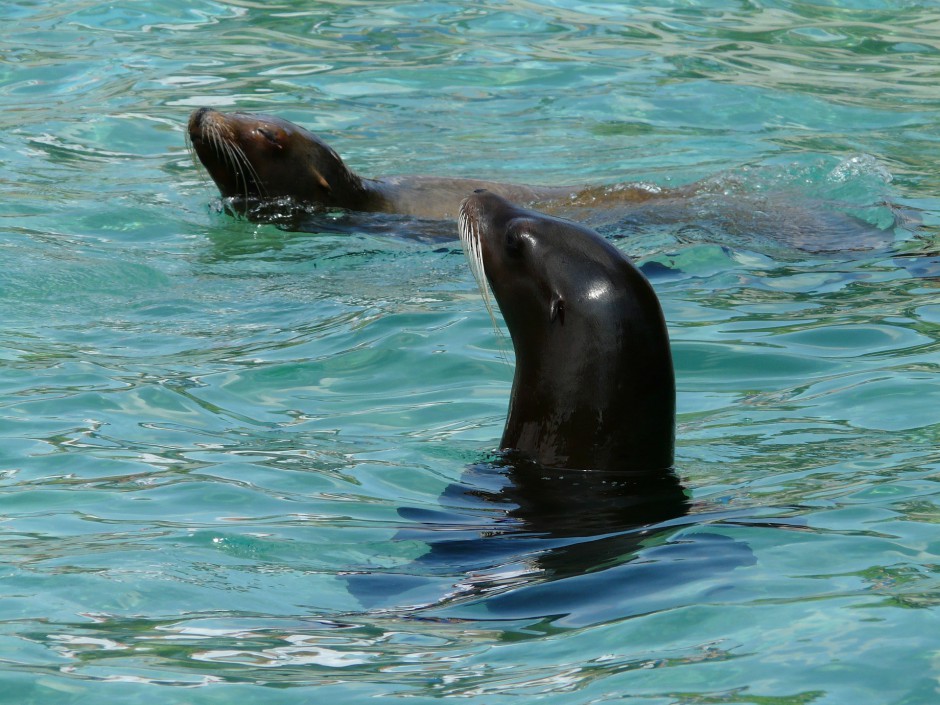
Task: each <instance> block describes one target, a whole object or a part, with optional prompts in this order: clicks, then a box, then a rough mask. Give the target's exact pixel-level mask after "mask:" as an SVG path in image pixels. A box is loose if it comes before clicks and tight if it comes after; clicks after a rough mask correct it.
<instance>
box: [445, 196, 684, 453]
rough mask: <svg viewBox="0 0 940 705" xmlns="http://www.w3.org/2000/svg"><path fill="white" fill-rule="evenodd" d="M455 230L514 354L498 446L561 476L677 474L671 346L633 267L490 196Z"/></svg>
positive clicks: (563, 224) (575, 233)
mask: <svg viewBox="0 0 940 705" xmlns="http://www.w3.org/2000/svg"><path fill="white" fill-rule="evenodd" d="M458 223H459V230H460V239H461V241H462V242H463V244H464V248H465V250H466V252H467V256H468V258H469V260H470V264H471V268H472V269H473V272H474V275H475V276H476V278H477V280H478V282H479V283H480V286H481V290H482V291H483V294H484V297H486V296H487V294H486V285H485V281H486V282H489V284H490V287H491V288H492V291H493V295H494V296H495V298H496V303H497V304H498V305H499V308H500V311H501V312H502V314H503V318H504V319H505V321H506V326H507V327H508V328H509V334H510V336H511V338H512V344H513V348H514V350H515V353H516V369H515V376H514V378H513V384H512V392H511V396H510V402H509V414H508V416H507V419H506V426H505V429H504V431H503V437H502V441H501V442H500V447H501V448H503V449H512V450H514V451H518V452H520V453H522V454H524V455H525V456H527V457H529V458H531V459H532V460H534V461H536V462H538V463H540V464H541V465H543V466H547V467H553V468H565V469H578V470H641V471H646V472H665V471H667V470H668V469H669V468H670V467H672V463H673V445H674V441H675V377H674V373H673V367H672V355H671V352H670V347H669V335H668V332H667V330H666V323H665V320H664V318H663V313H662V309H661V308H660V305H659V300H658V299H657V297H656V294H655V293H654V291H653V288H652V287H651V286H650V284H649V282H648V281H647V280H646V278H645V277H644V276H643V274H642V273H640V271H639V270H638V269H637V268H636V266H634V264H633V263H632V262H631V261H630V260H629V259H628V258H627V257H626V256H625V255H624V254H623V253H621V252H620V251H619V250H618V249H617V248H615V247H614V246H613V245H612V244H611V243H610V242H608V241H607V240H605V239H604V238H603V237H601V236H600V235H598V234H597V233H595V232H594V231H593V230H590V229H589V228H586V227H584V226H582V225H579V224H577V223H574V222H572V221H568V220H563V219H560V218H555V217H551V216H547V215H544V214H542V213H538V212H535V211H532V210H527V209H524V208H521V207H519V206H516V205H513V204H512V203H510V202H509V201H507V200H505V199H504V198H502V197H500V196H498V195H496V194H494V193H490V192H487V191H478V192H476V193H474V194H473V195H471V196H470V197H468V198H467V199H466V200H465V201H464V202H463V204H462V205H461V207H460V215H459V218H458ZM484 278H485V281H484ZM487 306H488V307H489V302H488V301H487Z"/></svg>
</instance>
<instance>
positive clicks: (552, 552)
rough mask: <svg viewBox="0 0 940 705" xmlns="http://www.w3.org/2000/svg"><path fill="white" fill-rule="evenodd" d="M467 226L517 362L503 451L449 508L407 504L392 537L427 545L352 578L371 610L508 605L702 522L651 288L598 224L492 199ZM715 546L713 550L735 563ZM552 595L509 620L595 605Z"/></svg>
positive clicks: (470, 473)
mask: <svg viewBox="0 0 940 705" xmlns="http://www.w3.org/2000/svg"><path fill="white" fill-rule="evenodd" d="M458 224H459V230H460V237H461V240H462V242H463V245H464V248H465V250H466V252H467V256H468V259H469V262H470V265H471V269H472V270H473V272H474V275H475V277H476V278H477V280H478V282H479V283H480V287H481V291H482V292H483V295H484V300H485V301H486V305H487V308H488V309H490V311H491V313H492V308H491V304H490V301H489V298H488V293H487V286H486V283H487V282H489V286H490V287H491V288H492V291H493V295H494V296H495V298H496V303H497V305H498V306H499V308H500V311H501V312H502V314H503V317H504V319H505V321H506V325H507V327H508V328H509V333H510V336H511V338H512V343H513V348H514V350H515V354H516V368H515V375H514V379H513V384H512V391H511V396H510V402H509V411H508V414H507V418H506V424H505V428H504V431H503V435H502V439H501V441H500V449H501V450H500V452H499V453H498V454H496V456H495V458H494V460H493V461H492V462H489V463H481V464H478V465H475V466H472V467H471V468H469V469H468V470H467V471H466V472H465V473H464V475H463V476H462V478H461V481H460V482H457V483H454V484H452V485H450V486H449V487H448V488H447V489H446V490H445V491H444V493H443V494H442V496H441V499H440V506H439V507H436V508H434V509H427V508H407V507H405V508H401V509H399V515H400V516H401V517H402V518H403V519H405V520H407V521H408V522H409V526H408V527H407V528H402V529H401V530H400V531H399V532H398V535H397V536H396V538H395V540H397V541H411V542H422V543H425V544H427V546H428V550H427V552H426V553H425V554H424V555H422V556H420V557H419V558H417V559H416V560H414V561H413V562H412V563H410V564H408V565H407V566H405V567H403V568H399V569H397V570H394V571H389V572H376V571H374V570H363V571H361V572H355V574H350V575H349V576H348V578H347V582H348V584H349V587H350V590H351V591H352V592H353V593H354V594H355V595H356V596H357V598H358V599H359V600H360V602H361V603H362V604H364V605H367V606H376V605H379V604H385V605H387V604H388V602H389V600H390V599H391V600H392V601H393V602H397V603H401V601H410V602H411V604H416V603H417V604H424V605H428V606H430V605H437V606H443V605H453V604H455V603H462V602H464V601H467V600H470V601H473V600H476V599H478V598H481V597H482V598H483V599H484V600H485V601H486V603H487V605H488V606H489V607H493V608H495V607H496V605H497V603H496V602H493V597H494V596H495V595H497V594H501V593H504V592H506V591H507V590H515V589H517V588H520V587H526V586H534V585H537V584H539V583H541V582H543V581H548V582H549V583H555V582H556V581H559V580H565V579H569V578H572V577H576V576H584V575H593V574H597V573H600V572H603V571H605V570H607V569H610V568H612V567H614V566H618V565H621V564H625V563H629V562H631V561H632V560H633V559H634V558H635V557H636V556H637V554H638V552H639V551H642V550H643V548H644V547H645V546H647V545H650V546H653V545H659V544H662V543H663V542H667V541H668V540H669V539H668V537H669V536H671V535H672V534H673V533H674V532H676V531H677V528H678V527H679V526H681V525H683V524H685V525H687V524H688V523H690V522H692V521H693V520H691V519H690V520H688V521H685V520H682V519H680V517H683V516H684V515H686V514H687V512H688V511H689V510H690V507H691V503H690V500H689V498H688V497H687V495H686V493H685V491H684V488H683V487H682V485H681V483H680V482H679V479H678V477H677V476H676V474H675V473H674V471H673V468H672V466H673V448H674V441H675V377H674V373H673V365H672V356H671V352H670V346H669V336H668V332H667V329H666V323H665V320H664V317H663V313H662V309H661V307H660V304H659V300H658V299H657V297H656V294H655V293H654V291H653V289H652V287H651V286H650V284H649V282H648V281H647V280H646V279H645V277H644V276H643V275H642V274H641V273H640V271H639V270H638V269H637V268H636V267H635V266H634V264H633V263H632V262H631V261H630V260H629V259H628V258H627V257H626V256H625V255H623V254H622V253H621V252H620V251H619V250H618V249H617V248H615V247H614V246H613V245H612V244H611V243H610V242H608V241H607V240H605V239H604V238H603V237H601V236H600V235H598V234H597V233H595V232H594V231H592V230H590V229H589V228H586V227H584V226H582V225H579V224H577V223H574V222H571V221H567V220H563V219H560V218H555V217H551V216H547V215H544V214H542V213H538V212H535V211H532V210H528V209H525V208H522V207H519V206H516V205H513V204H512V203H510V202H509V201H507V200H506V199H504V198H502V197H500V196H498V195H496V194H493V193H490V192H488V191H478V192H476V193H474V194H473V195H471V196H469V197H468V198H467V199H466V200H465V201H464V202H463V204H462V205H461V207H460V212H459V218H458ZM688 540H689V539H688V537H685V538H684V539H683V542H687V541H688ZM715 541H717V542H718V543H722V544H723V543H727V540H725V539H724V538H723V537H718V538H717V539H715ZM715 541H712V542H710V543H709V545H708V546H707V549H706V550H707V551H708V554H707V555H711V554H714V555H721V557H722V560H723V559H724V558H725V557H726V554H722V553H720V552H716V551H714V549H713V547H714V545H715ZM669 555H672V554H669ZM735 560H737V559H735ZM713 565H714V564H711V563H710V564H708V565H707V566H706V567H704V568H703V569H702V570H703V571H707V570H708V569H710V568H711V567H713ZM664 572H665V571H664V570H663V569H661V568H660V569H655V570H653V571H652V572H651V573H648V574H647V573H644V574H643V575H644V576H653V577H649V578H648V579H649V580H650V581H652V584H651V585H646V586H639V585H635V586H631V588H630V590H631V591H635V590H649V591H651V592H654V593H655V592H656V591H657V590H659V589H660V586H659V584H656V581H658V580H662V579H664V578H663V576H664ZM644 579H646V578H644ZM455 580H456V583H455V582H454V581H455ZM442 590H443V591H444V596H443V597H442V596H441V593H442ZM540 600H541V602H542V605H535V606H534V605H532V604H528V605H520V604H519V602H518V601H512V600H508V598H507V600H503V603H504V604H502V606H501V607H499V609H498V611H499V612H500V613H502V612H506V613H508V614H514V613H516V612H518V613H519V614H531V613H532V610H536V611H538V610H542V609H543V606H544V605H547V604H548V602H549V601H550V600H555V601H556V603H555V604H554V605H552V609H555V608H557V610H558V611H557V613H556V614H561V613H564V612H565V611H569V610H572V609H576V610H577V609H582V608H584V606H583V605H581V606H578V605H579V604H580V603H579V600H578V599H577V598H573V597H572V596H571V595H570V594H568V591H567V590H566V589H565V588H564V587H561V588H559V589H554V588H546V590H545V591H543V592H542V593H540ZM523 602H525V600H523ZM489 611H492V610H489Z"/></svg>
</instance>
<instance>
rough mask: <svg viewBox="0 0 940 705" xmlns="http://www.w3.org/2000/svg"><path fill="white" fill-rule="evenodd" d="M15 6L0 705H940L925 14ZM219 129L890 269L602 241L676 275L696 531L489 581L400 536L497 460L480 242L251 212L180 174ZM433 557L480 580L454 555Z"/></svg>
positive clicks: (742, 5) (931, 141)
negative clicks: (682, 213)
mask: <svg viewBox="0 0 940 705" xmlns="http://www.w3.org/2000/svg"><path fill="white" fill-rule="evenodd" d="M0 20H2V21H3V27H4V29H3V31H2V32H0V57H2V61H0V121H2V130H0V164H2V168H0V191H2V197H0V253H2V265H0V312H2V316H0V321H2V322H0V343H2V344H0V356H2V374H0V438H2V443H0V478H2V484H0V487H2V494H0V541H2V543H0V547H2V548H0V550H2V563H0V571H2V572H0V575H2V580H0V594H2V597H3V599H2V600H0V625H2V626H0V630H2V631H0V682H2V688H0V702H2V703H10V704H11V705H12V704H14V703H16V704H27V703H44V704H45V703H76V704H77V703H157V702H159V703H161V704H162V705H166V704H170V703H181V704H187V705H189V704H199V705H202V704H209V703H212V704H217V703H219V704H220V703H226V704H227V703H240V704H242V705H251V704H254V703H259V704H260V703H264V704H265V705H282V704H283V705H300V704H304V705H306V704H309V703H320V702H334V703H360V702H362V703H365V702H369V703H372V702H375V703H393V702H396V703H397V702H403V703H404V702H407V703H429V702H436V701H438V700H439V699H441V698H453V699H457V700H459V701H461V702H467V703H475V704H479V705H490V704H491V703H499V702H519V703H529V702H545V703H563V704H565V705H569V704H577V705H581V704H583V705H587V704H589V703H590V704H594V703H631V704H642V705H667V704H668V705H673V704H692V703H696V704H699V703H754V704H760V705H769V704H771V703H773V704H774V705H783V704H787V705H790V704H794V705H795V704H797V703H799V704H801V705H802V704H806V703H814V704H820V705H822V704H825V705H834V704H847V705H848V704H851V705H858V704H862V703H873V704H878V705H886V704H889V703H890V704H897V705H927V704H930V703H936V702H940V607H938V604H940V570H938V564H940V529H938V525H940V508H938V501H940V491H938V485H937V479H938V477H940V473H938V471H940V449H938V440H940V393H938V391H937V384H936V380H937V377H936V375H937V366H938V361H940V350H938V330H940V329H938V324H940V288H938V284H937V278H936V277H937V276H938V274H940V272H938V267H937V263H936V259H935V257H932V255H933V253H934V251H935V249H936V244H937V234H936V233H937V227H938V223H940V199H938V195H940V179H938V178H937V176H936V175H937V173H938V169H937V164H938V163H940V137H938V135H940V129H938V128H940V119H938V115H940V92H938V90H937V83H938V79H940V9H937V8H936V6H935V5H934V3H932V2H926V1H923V2H918V1H916V0H895V1H889V0H855V1H854V2H848V1H847V2H835V0H832V1H829V2H824V1H822V0H820V1H818V2H784V1H782V0H778V1H772V0H698V1H697V0H682V1H680V0H672V1H667V2H660V3H655V4H654V3H639V2H636V3H604V2H594V3H579V2H569V1H565V0H557V1H555V2H548V1H546V2H527V1H522V0H507V1H503V2H498V1H496V0H486V1H484V2H464V3H447V2H425V3H388V2H381V1H376V0H371V1H370V2H357V1H355V0H350V1H348V2H335V3H312V2H301V1H299V0H295V1H291V0H275V1H274V2H269V3H256V2H248V1H243V0H228V1H222V0H220V1H217V2H203V1H196V2H192V1H190V0H187V2H183V1H182V0H160V1H158V2H152V1H150V0H148V2H142V1H140V2H133V1H130V2H124V3H101V2H96V1H94V0H80V1H76V0H69V1H68V2H65V1H62V0H59V1H52V2H50V1H48V0H44V1H43V2H31V1H28V0H12V1H10V2H5V3H4V4H3V6H2V8H0ZM202 105H211V106H215V107H218V108H220V109H231V108H235V107H237V108H240V109H244V110H252V111H266V112H271V113H276V114H278V115H282V116H284V117H287V118H289V119H292V120H295V121H297V122H300V123H302V124H304V125H305V126H307V127H308V128H311V129H313V130H315V131H317V132H319V133H321V134H322V135H323V136H324V137H325V138H326V139H327V140H328V141H330V142H331V144H333V146H335V147H336V148H337V149H338V150H339V151H340V152H341V153H342V154H343V155H344V156H345V157H346V159H347V161H348V162H349V163H350V164H351V165H352V166H353V167H354V168H355V169H356V170H358V171H359V172H360V173H363V174H383V173H384V174H393V173H432V174H452V175H462V176H472V177H485V178H493V179H499V180H505V181H521V182H528V183H540V184H571V183H585V184H606V183H611V182H615V181H624V180H646V181H650V182H653V183H657V184H661V185H678V184H685V183H689V182H691V181H693V180H696V179H702V178H707V179H711V180H712V182H713V183H714V184H715V187H716V190H717V191H719V192H720V191H722V190H727V191H729V192H731V193H732V195H733V194H734V193H738V192H745V193H749V194H771V199H772V201H773V202H774V203H778V204H786V206H791V205H792V206H794V207H796V208H800V207H802V206H801V204H808V203H818V202H820V201H822V202H823V203H824V204H825V208H829V209H832V210H834V211H837V212H843V213H850V214H852V215H856V216H858V217H859V218H862V219H864V220H866V221H867V222H869V223H872V224H875V225H878V226H880V227H882V228H887V230H886V231H885V238H886V240H887V241H889V244H885V245H884V246H875V247H867V246H860V247H859V248H858V249H853V248H851V247H849V246H848V245H847V246H846V248H845V251H837V252H834V253H816V254H813V253H810V252H807V251H806V250H805V249H800V248H799V247H795V246H793V244H792V243H786V242H779V241H777V240H776V239H775V238H774V233H773V232H770V233H766V232H765V233H748V232H743V233H742V232H723V231H722V230H721V228H719V227H716V225H715V223H714V222H711V221H709V220H708V219H707V218H706V219H704V220H696V219H694V218H692V219H690V221H689V222H684V223H665V224H663V223H659V224H655V223H653V224H649V223H643V222H639V223H631V224H629V225H628V224H624V225H622V226H621V227H620V229H619V230H617V229H616V228H614V230H613V231H611V230H610V229H608V230H607V231H606V232H607V234H609V235H612V236H615V237H617V239H616V242H617V245H618V247H620V248H621V249H623V250H624V251H625V252H627V253H629V254H630V255H631V256H633V257H634V258H636V259H637V260H638V262H640V263H643V264H648V263H650V262H658V263H660V264H663V265H665V266H666V268H668V270H667V271H666V272H665V273H664V274H662V275H661V276H657V277H656V278H655V279H654V285H655V288H656V289H657V292H658V293H659V295H660V297H661V300H662V303H663V307H664V309H665V312H666V316H667V318H668V321H669V325H670V333H671V336H672V340H673V353H674V357H675V362H676V372H677V384H678V410H679V417H678V443H677V469H678V473H679V476H680V478H681V480H682V482H683V484H684V486H685V487H686V488H687V489H688V491H689V492H690V494H691V495H692V497H693V499H694V502H695V510H694V512H693V513H692V515H691V516H690V517H687V518H686V519H683V520H676V521H674V522H672V523H668V522H667V523H666V524H665V525H662V526H659V527H657V528H656V530H655V531H651V532H649V533H647V534H640V533H636V532H632V533H631V532H626V533H625V534H623V535H619V536H614V537H607V538H606V540H603V541H602V540H597V541H593V542H592V541H587V542H584V543H583V544H581V545H580V546H579V547H578V548H576V549H575V550H574V551H568V552H566V551H565V550H558V549H557V548H556V547H553V546H549V545H548V544H547V543H545V542H543V543H540V542H539V541H538V540H537V538H536V539H533V540H530V541H528V542H527V541H525V540H517V541H515V542H514V540H513V539H512V537H511V536H510V538H509V539H506V540H505V541H503V544H504V545H501V546H500V551H497V552H496V553H494V554H493V555H492V556H488V555H487V554H486V553H485V551H483V550H482V548H480V549H478V546H484V545H492V544H493V543H494V542H493V541H492V540H491V541H489V542H487V539H485V538H479V537H477V538H474V536H476V534H475V533H474V531H473V530H472V529H473V527H472V526H471V527H470V530H465V531H461V530H459V527H456V528H455V527H453V526H448V525H447V524H446V523H445V522H442V523H441V524H439V525H436V524H434V523H433V522H431V523H429V525H428V526H429V527H430V528H426V530H425V531H411V532H410V533H409V529H413V528H414V521H412V520H409V519H408V516H409V513H408V512H407V511H403V508H408V509H409V511H411V512H412V514H411V516H414V515H415V513H417V514H418V515H421V513H423V515H424V516H434V515H435V514H434V513H435V512H438V511H439V510H441V509H442V507H443V506H444V505H445V504H446V494H443V493H444V492H445V489H446V488H447V487H448V486H449V485H451V484H452V483H455V482H458V481H459V480H460V479H461V478H464V479H465V480H466V478H467V475H468V468H472V467H477V466H478V465H479V464H480V463H481V462H484V461H485V460H486V459H487V457H489V456H488V452H489V451H490V450H492V449H493V448H494V447H495V445H496V444H497V442H498V439H499V435H500V433H501V430H502V423H503V420H504V417H505V411H506V404H507V400H508V394H509V383H510V380H511V375H512V368H511V365H509V364H507V362H506V359H505V355H506V351H507V343H506V341H505V340H504V339H501V338H500V337H499V336H498V335H497V334H496V333H495V332H494V330H493V327H492V324H491V322H490V319H489V317H488V315H487V313H486V310H485V308H484V306H483V303H482V299H481V297H480V295H479V292H478V291H477V289H476V285H475V283H474V281H473V279H472V277H471V275H470V273H469V270H468V268H467V265H466V262H465V259H464V257H463V255H462V254H461V253H460V252H459V250H458V249H457V246H456V244H455V245H454V246H453V247H449V246H444V247H431V246H427V245H423V244H421V243H419V242H414V241H411V240H408V239H407V238H396V237H392V236H379V235H351V236H338V235H327V234H317V233H288V232H284V231H281V230H278V229H277V228H275V227H273V226H270V225H258V224H251V223H247V222H244V221H239V220H235V219H233V218H230V217H228V216H226V215H224V214H222V213H220V212H219V203H218V196H217V193H216V191H215V189H214V188H213V187H212V186H211V184H210V183H209V182H208V180H207V179H206V178H205V176H204V175H203V174H202V173H201V172H200V171H199V170H198V169H197V168H196V167H195V165H194V164H193V161H192V159H191V157H190V156H189V154H188V153H187V152H186V149H185V145H184V137H183V126H184V124H185V121H186V118H187V115H188V113H189V111H190V110H192V109H193V108H195V107H199V106H202ZM850 250H851V251H850ZM902 255H909V256H902ZM470 481H473V478H472V473H471V477H470ZM572 507H573V510H576V511H580V512H582V513H590V507H583V506H579V505H578V503H577V497H576V496H573V497H572ZM479 511H480V516H479V522H480V524H481V525H483V526H493V525H494V524H496V523H498V522H499V520H500V516H501V509H500V507H498V506H492V507H485V506H484V507H483V508H482V509H479ZM444 515H445V516H448V517H449V516H450V515H449V514H446V512H445V514H444ZM465 528H466V527H465ZM435 529H439V530H437V531H435ZM442 536H443V537H450V536H457V537H459V538H464V539H466V541H465V542H464V544H461V545H463V546H464V547H465V548H467V550H468V552H469V553H468V555H466V556H464V557H462V558H461V557H459V556H458V557H454V558H453V559H452V560H451V561H450V562H448V561H446V560H445V561H441V562H440V563H439V564H438V565H436V566H431V567H428V564H427V561H425V563H422V558H421V557H422V554H425V553H426V551H427V547H428V544H429V542H431V541H433V540H434V539H439V538H440V537H442ZM468 537H469V538H468ZM582 549H583V550H582ZM475 551H478V552H475ZM573 554H578V555H573ZM455 556H456V554H455ZM432 568H433V569H432ZM383 581H385V582H383ZM480 586H484V587H485V590H486V591H485V592H482V593H481V592H480V589H481V588H480Z"/></svg>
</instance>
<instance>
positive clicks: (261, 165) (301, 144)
mask: <svg viewBox="0 0 940 705" xmlns="http://www.w3.org/2000/svg"><path fill="white" fill-rule="evenodd" d="M188 133H189V140H190V143H191V144H192V147H193V150H194V151H195V153H196V156H197V157H198V158H199V161H200V162H202V165H203V166H204V167H205V168H206V170H207V171H208V172H209V175H210V176H211V177H212V180H213V181H215V183H216V185H217V186H218V187H219V191H220V193H221V194H222V197H223V198H229V199H233V200H235V201H238V202H239V203H238V204H237V205H238V206H239V208H242V209H245V208H246V207H248V206H250V205H251V204H252V203H257V202H259V201H276V200H278V199H286V200H290V201H292V202H293V203H295V204H298V205H315V206H323V207H326V208H343V209H347V210H352V211H364V212H373V213H395V214H400V215H406V216H413V217H416V218H428V219H449V220H453V219H454V218H456V217H457V209H458V207H459V206H460V202H461V201H462V200H463V199H464V198H465V197H466V196H467V194H469V193H472V192H473V191H475V190H477V189H487V190H488V191H490V192H492V193H496V194H498V195H501V196H503V197H504V198H508V199H510V200H512V201H514V202H517V203H525V204H532V203H538V202H551V201H559V202H565V201H568V200H571V199H577V198H578V197H579V196H580V195H582V194H585V193H587V192H589V191H590V190H586V189H584V188H569V187H539V186H525V185H521V184H506V183H498V182H492V181H484V180H480V179H461V178H445V177H436V176H392V177H387V178H376V179H368V178H364V177H361V176H359V175H357V174H355V173H354V172H353V171H352V170H351V169H349V168H348V167H347V166H346V164H345V163H344V162H343V160H342V158H340V156H339V155H338V154H337V153H336V152H335V151H334V150H333V149H332V148H331V147H330V146H329V145H327V144H326V143H325V142H323V140H321V139H320V138H319V137H317V136H316V135H314V134H313V133H312V132H309V131H308V130H306V129H304V128H303V127H301V126H299V125H295V124H294V123H292V122H289V121H287V120H284V119H282V118H278V117H274V116H271V115H257V114H251V113H239V112H235V113H222V112H219V111H217V110H212V109H211V108H200V109H198V110H196V111H194V112H193V113H192V115H191V116H190V118H189V125H188ZM655 193H656V192H655V190H651V189H648V188H646V187H644V186H639V185H638V186H630V187H626V188H623V189H619V190H618V196H617V200H618V201H620V202H623V201H624V200H636V201H642V200H646V199H648V198H651V197H653V196H654V195H655Z"/></svg>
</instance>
